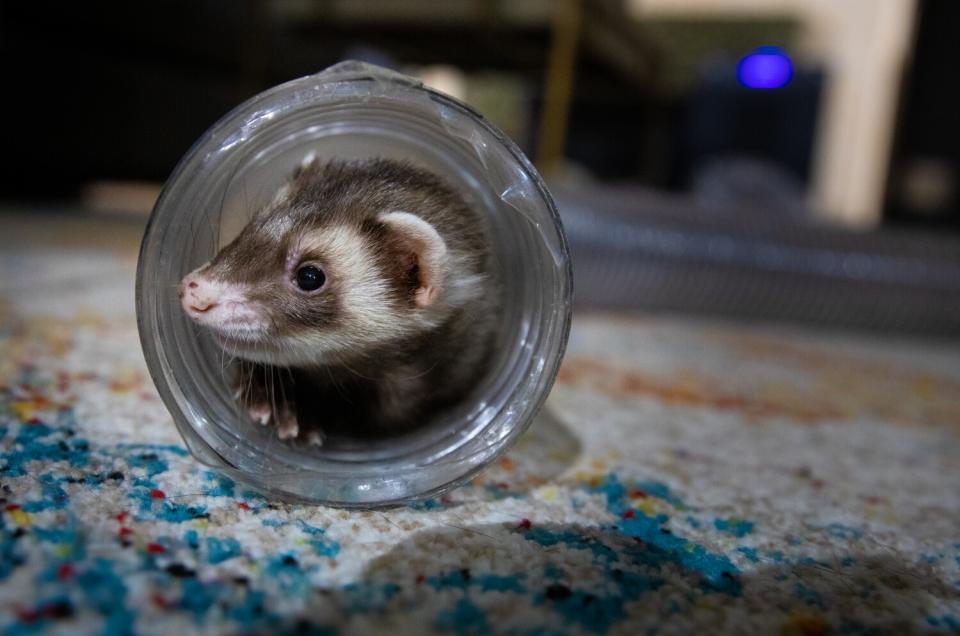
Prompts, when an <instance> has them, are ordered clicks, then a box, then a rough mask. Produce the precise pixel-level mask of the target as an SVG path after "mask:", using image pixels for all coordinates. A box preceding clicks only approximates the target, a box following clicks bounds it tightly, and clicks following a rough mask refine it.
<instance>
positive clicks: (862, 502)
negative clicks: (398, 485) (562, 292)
mask: <svg viewBox="0 0 960 636" xmlns="http://www.w3.org/2000/svg"><path fill="white" fill-rule="evenodd" d="M133 270H134V261H133V258H132V256H131V255H130V254H129V253H120V254H118V253H114V252H111V251H107V250H89V249H81V248H71V249H65V248H60V249H56V250H54V249H44V248H39V247H36V248H28V247H24V248H16V249H14V248H10V249H4V251H3V253H2V254H0V483H2V492H0V630H2V631H3V633H6V634H33V633H44V632H57V633H70V634H83V633H101V634H109V635H114V636H119V635H122V634H128V633H143V634H151V633H153V634H181V635H186V634H214V633H228V634H237V633H316V634H334V633H347V632H350V633H361V634H375V633H391V634H400V633H423V632H429V631H434V632H450V633H477V634H484V633H509V634H567V633H614V634H643V633H694V632H701V633H718V632H726V633H751V632H753V633H778V632H779V633H786V634H821V633H833V632H836V633H877V632H882V633H897V634H902V633H927V632H943V633H951V632H952V633H957V632H960V347H957V346H955V345H950V344H944V343H919V342H908V341H889V340H877V339H870V338H866V337H852V336H841V335H836V334H826V333H816V332H803V331H797V330H787V329H783V328H779V329H774V328H770V327H747V326H734V325H724V324H721V323H716V324H714V323H709V322H704V321H691V320H685V319H680V318H670V317H659V318H626V317H616V316H578V317H577V319H576V321H575V326H574V330H573V334H572V339H571V344H570V350H569V354H568V357H567V360H566V363H565V365H564V368H563V370H562V373H561V376H560V378H559V381H558V384H557V386H556V388H555V390H554V392H553V394H552V396H551V398H550V400H549V401H548V409H547V412H545V413H544V415H543V417H541V418H540V420H539V421H538V422H537V423H536V424H535V426H534V427H533V429H532V430H531V431H530V433H529V434H528V435H527V436H526V437H525V438H524V439H522V440H521V442H520V443H519V444H517V445H516V447H515V448H513V449H512V450H511V451H510V452H509V453H508V454H507V455H506V456H505V457H503V458H502V459H501V460H500V461H499V462H498V463H497V464H496V465H494V466H493V467H492V468H491V469H490V470H489V471H487V472H485V473H484V474H483V475H482V476H481V477H479V478H477V479H476V480H475V481H474V482H473V483H471V484H470V485H468V486H466V487H464V488H461V489H458V490H456V491H454V492H452V493H450V494H448V495H445V496H443V497H442V498H438V499H435V500H430V501H427V502H425V503H422V504H418V505H416V506H413V507H409V508H402V509H392V510H381V511H359V512H349V511H344V510H337V509H330V508H325V507H311V506H297V505H287V504H283V503H279V502H273V501H268V500H265V499H263V498H261V497H259V496H257V495H256V494H254V493H252V492H249V491H248V490H247V489H245V488H244V487H243V486H242V485H241V484H237V483H234V482H232V481H230V480H228V479H225V478H223V477H221V476H218V475H217V474H215V473H214V472H211V471H210V470H208V469H206V468H205V467H204V466H202V465H199V464H198V463H197V462H196V461H194V460H193V459H192V458H191V457H190V456H189V455H188V453H187V452H186V450H185V449H184V446H183V445H182V443H181V441H180V439H179V437H178V435H177V433H176V431H175V429H174V426H173V424H172V422H171V420H170V417H169V415H168V414H167V412H166V411H165V409H164V407H163V405H162V404H161V403H160V401H159V399H158V398H157V395H156V393H155V391H154V389H153V387H152V385H151V383H150V380H149V378H148V376H147V373H146V370H145V367H144V364H143V360H142V357H141V353H140V347H139V344H138V340H137V334H136V327H135V323H134V316H133V298H132V295H133V284H132V280H133Z"/></svg>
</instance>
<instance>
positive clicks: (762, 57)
mask: <svg viewBox="0 0 960 636" xmlns="http://www.w3.org/2000/svg"><path fill="white" fill-rule="evenodd" d="M792 78H793V62H791V61H790V57H789V56H788V55H787V54H786V53H785V52H784V51H783V49H781V48H780V47H776V46H761V47H760V48H758V49H755V50H754V51H753V53H750V54H749V55H747V56H744V58H743V59H742V60H740V63H739V64H737V79H738V80H739V81H740V83H741V84H743V85H744V86H746V87H747V88H766V89H771V88H783V87H784V86H786V85H787V84H789V83H790V80H791V79H792Z"/></svg>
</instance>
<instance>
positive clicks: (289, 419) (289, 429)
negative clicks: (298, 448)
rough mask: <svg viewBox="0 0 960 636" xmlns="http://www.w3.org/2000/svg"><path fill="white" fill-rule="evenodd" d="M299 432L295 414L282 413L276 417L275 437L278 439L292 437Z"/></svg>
mask: <svg viewBox="0 0 960 636" xmlns="http://www.w3.org/2000/svg"><path fill="white" fill-rule="evenodd" d="M299 433H300V424H299V422H297V416H296V415H294V414H292V413H284V414H283V415H282V416H281V417H280V418H278V419H277V437H279V438H280V439H294V438H296V437H297V435H298V434H299Z"/></svg>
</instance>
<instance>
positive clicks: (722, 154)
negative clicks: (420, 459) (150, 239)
mask: <svg viewBox="0 0 960 636" xmlns="http://www.w3.org/2000/svg"><path fill="white" fill-rule="evenodd" d="M0 11H2V14H0V53H2V56H0V59H2V62H0V63H2V64H3V71H4V73H3V76H4V78H5V79H6V85H7V87H8V88H7V90H6V91H5V99H4V100H3V105H2V108H3V116H4V122H5V126H4V132H3V141H4V143H3V146H4V150H5V151H6V156H7V161H6V162H5V163H6V165H7V167H6V168H5V169H4V170H3V171H0V210H2V214H3V215H4V218H5V219H6V221H5V222H4V223H3V224H2V225H0V231H4V230H3V228H6V230H5V231H6V232H7V233H8V234H9V233H11V232H13V231H15V229H16V228H17V227H23V225H24V224H27V223H36V222H37V221H38V219H43V222H44V223H47V224H49V223H62V222H70V221H71V220H72V221H73V222H76V219H79V218H88V217H89V215H100V216H104V215H110V216H113V217H118V218H126V219H129V221H125V222H126V223H129V224H141V225H142V223H144V222H145V219H146V216H147V214H148V213H149V210H150V208H151V206H152V204H153V202H154V201H155V198H156V196H157V194H158V193H159V190H160V187H161V185H162V182H163V180H164V179H165V178H166V177H167V176H168V175H169V173H170V172H171V170H172V169H173V167H174V166H175V164H176V162H177V161H178V159H179V158H180V157H181V156H182V155H183V154H184V153H185V152H186V151H187V149H188V148H189V147H190V145H191V144H192V142H193V141H194V140H195V139H197V138H198V137H199V136H200V135H201V134H202V133H203V131H204V130H205V129H206V128H207V127H209V126H210V125H211V124H212V123H213V122H215V121H216V120H217V119H218V118H220V117H221V116H222V115H223V114H225V113H226V112H227V111H228V110H230V109H231V108H233V107H234V106H236V105H238V104H239V103H240V102H242V101H243V100H245V99H246V98H248V97H250V96H252V95H254V94H255V93H257V92H259V91H262V90H264V89H266V88H268V87H270V86H273V85H275V84H278V83H280V82H283V81H286V80H289V79H292V78H295V77H298V76H302V75H306V74H310V73H313V72H316V71H318V70H320V69H322V68H324V67H326V66H329V65H331V64H334V63H336V62H338V61H341V60H344V59H357V60H363V61H367V62H372V63H376V64H380V65H383V66H387V67H390V68H394V69H396V70H399V71H402V72H406V73H410V74H414V75H416V76H418V77H420V78H421V79H422V80H423V81H424V82H426V83H427V84H429V85H431V86H434V87H436V88H437V89H438V90H442V91H444V92H446V93H449V94H452V95H454V96H456V97H459V98H461V99H463V100H465V101H466V102H468V103H470V104H472V105H473V106H474V107H475V108H476V109H477V110H479V111H480V112H481V113H483V114H484V115H485V116H487V117H488V118H489V119H491V120H492V121H493V122H494V123H495V124H496V125H497V126H499V127H500V128H502V129H503V130H504V131H505V132H507V133H508V134H509V135H510V136H511V137H512V138H513V139H514V140H515V141H516V142H517V143H518V144H519V145H520V146H521V147H522V148H523V149H524V151H525V152H526V153H527V154H528V156H530V157H531V158H532V159H534V161H535V163H536V164H537V165H538V167H539V168H540V169H541V171H542V172H543V173H544V174H545V176H546V177H547V179H548V181H549V183H550V186H551V190H552V192H553V193H554V195H555V197H556V199H557V203H558V206H559V208H560V211H561V215H562V217H563V219H564V221H565V224H566V226H567V230H568V235H569V236H568V238H569V240H570V243H571V248H572V252H573V257H574V266H575V272H576V280H575V283H576V288H577V296H576V300H577V303H578V305H579V306H581V307H590V308H628V309H641V310H647V311H650V310H653V311H682V312H692V313H697V314H703V315H723V316H735V317H738V318H741V319H751V320H753V319H760V320H771V319H772V320H777V321H789V322H799V323H819V324H829V325H833V326H839V327H843V328H854V329H869V330H893V331H909V332H919V333H928V334H939V335H944V334H945V335H950V336H956V335H958V334H960V184H958V179H960V118H958V117H957V116H956V114H957V113H958V112H960V91H957V90H956V89H955V88H954V82H953V81H951V80H950V79H949V78H950V77H951V76H952V73H953V72H954V68H953V67H954V66H955V64H956V63H957V62H958V61H960V38H957V37H956V33H960V3H957V2H955V1H953V0H879V1H878V0H844V1H843V2H836V1H833V0H556V1H550V0H446V1H444V2H434V1H428V0H406V1H404V2H391V1H386V0H359V1H358V0H353V1H347V0H275V1H267V0H246V1H241V0H234V1H228V0H182V1H169V2H156V1H155V2H147V1H144V2H137V3H130V2H84V3H59V2H43V1H33V2H12V1H8V2H4V3H3V4H2V9H0Z"/></svg>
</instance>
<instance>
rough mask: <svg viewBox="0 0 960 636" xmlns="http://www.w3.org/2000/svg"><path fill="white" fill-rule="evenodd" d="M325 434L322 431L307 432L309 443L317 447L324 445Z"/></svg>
mask: <svg viewBox="0 0 960 636" xmlns="http://www.w3.org/2000/svg"><path fill="white" fill-rule="evenodd" d="M324 437H325V436H324V434H323V433H321V432H320V431H310V432H309V433H307V443H308V444H310V445H311V446H316V447H317V448H319V447H321V446H323V440H324Z"/></svg>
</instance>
